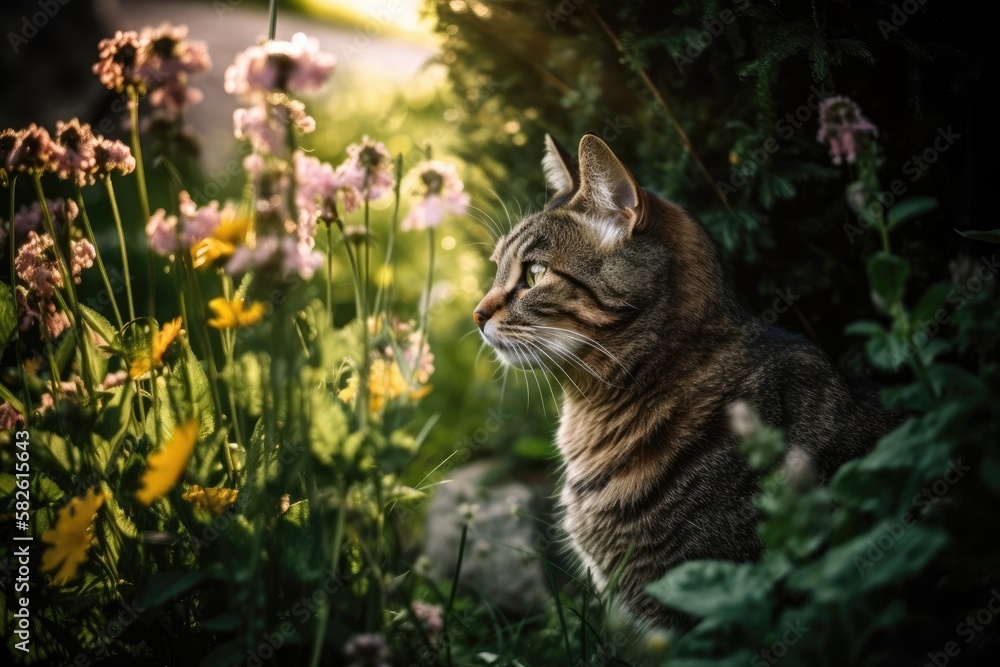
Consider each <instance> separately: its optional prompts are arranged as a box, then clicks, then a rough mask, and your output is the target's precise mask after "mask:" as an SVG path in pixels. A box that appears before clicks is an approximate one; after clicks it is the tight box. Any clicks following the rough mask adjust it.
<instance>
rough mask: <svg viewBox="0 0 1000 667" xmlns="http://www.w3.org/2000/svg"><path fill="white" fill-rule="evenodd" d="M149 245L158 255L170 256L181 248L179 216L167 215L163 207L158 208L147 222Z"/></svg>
mask: <svg viewBox="0 0 1000 667" xmlns="http://www.w3.org/2000/svg"><path fill="white" fill-rule="evenodd" d="M146 236H148V237H149V247H150V248H151V249H152V250H153V252H155V253H156V254H158V255H163V256H164V257H169V256H170V255H172V254H174V252H176V251H177V249H178V248H180V240H179V239H178V238H177V216H176V215H167V212H166V211H164V210H163V209H162V208H159V209H157V210H156V212H155V213H153V215H152V216H151V217H150V218H149V222H147V223H146Z"/></svg>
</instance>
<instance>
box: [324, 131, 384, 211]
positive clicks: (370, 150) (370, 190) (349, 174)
mask: <svg viewBox="0 0 1000 667" xmlns="http://www.w3.org/2000/svg"><path fill="white" fill-rule="evenodd" d="M347 154H348V156H349V157H348V158H347V160H345V161H344V163H343V164H342V165H340V167H338V168H337V171H338V172H340V175H341V178H343V179H344V182H345V183H346V184H348V185H351V186H353V187H354V188H356V189H357V190H358V191H359V192H360V193H361V194H362V196H363V197H364V198H365V199H367V200H368V201H372V200H375V199H379V198H380V197H382V195H384V194H386V193H388V192H391V191H392V189H393V188H394V187H396V177H395V176H393V173H392V172H393V167H394V166H395V163H394V161H393V159H392V155H391V154H390V153H389V151H388V150H387V149H386V147H385V144H383V143H382V142H381V141H375V140H374V139H370V138H369V137H368V135H365V136H363V137H362V138H361V143H357V144H351V145H350V146H348V147H347Z"/></svg>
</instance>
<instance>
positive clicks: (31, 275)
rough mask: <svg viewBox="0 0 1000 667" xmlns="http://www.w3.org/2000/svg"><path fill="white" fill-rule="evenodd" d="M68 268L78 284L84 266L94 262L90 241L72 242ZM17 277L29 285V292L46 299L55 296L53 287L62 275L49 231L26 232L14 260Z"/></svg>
mask: <svg viewBox="0 0 1000 667" xmlns="http://www.w3.org/2000/svg"><path fill="white" fill-rule="evenodd" d="M70 250H71V256H70V258H69V260H70V271H71V272H72V274H73V282H75V283H77V284H79V283H80V280H81V278H80V273H81V272H82V271H83V269H87V268H90V267H91V266H93V265H94V257H95V256H96V255H97V253H96V251H95V250H94V246H92V245H91V244H90V241H87V240H85V239H80V240H77V241H73V243H72V246H71V248H70ZM14 270H15V271H17V277H18V278H20V279H21V281H22V282H23V283H24V284H25V285H27V286H28V291H29V293H30V294H31V295H33V296H34V297H36V298H37V299H39V300H42V301H47V300H49V299H51V298H52V297H53V296H54V295H55V291H56V288H59V287H62V286H63V276H62V273H61V272H60V270H59V260H58V259H57V258H56V255H55V248H54V246H53V244H52V237H51V236H49V235H48V234H37V233H35V232H28V240H27V241H26V242H25V243H24V245H22V246H21V248H20V250H18V252H17V257H16V258H15V259H14Z"/></svg>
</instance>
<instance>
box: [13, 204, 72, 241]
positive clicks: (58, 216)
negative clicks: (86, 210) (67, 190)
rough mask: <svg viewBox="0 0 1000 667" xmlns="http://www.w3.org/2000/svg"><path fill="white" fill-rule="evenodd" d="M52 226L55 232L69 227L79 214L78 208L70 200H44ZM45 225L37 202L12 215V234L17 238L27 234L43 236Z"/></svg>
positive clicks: (40, 206) (40, 207)
mask: <svg viewBox="0 0 1000 667" xmlns="http://www.w3.org/2000/svg"><path fill="white" fill-rule="evenodd" d="M45 201H46V204H47V205H48V208H49V215H50V216H51V217H52V224H53V225H55V228H56V229H57V230H63V229H65V228H66V227H67V226H69V225H71V224H72V223H73V221H74V220H76V216H77V215H79V214H80V207H79V206H77V204H76V202H75V201H73V200H72V199H46V200H45ZM44 230H45V225H44V224H43V223H42V205H41V204H39V203H38V202H37V201H34V202H32V203H31V204H30V205H28V206H25V207H23V208H22V209H21V210H20V211H18V212H17V213H15V214H14V233H15V234H16V235H17V238H22V237H24V236H27V235H28V232H38V233H39V234H43V233H44ZM57 233H58V232H57Z"/></svg>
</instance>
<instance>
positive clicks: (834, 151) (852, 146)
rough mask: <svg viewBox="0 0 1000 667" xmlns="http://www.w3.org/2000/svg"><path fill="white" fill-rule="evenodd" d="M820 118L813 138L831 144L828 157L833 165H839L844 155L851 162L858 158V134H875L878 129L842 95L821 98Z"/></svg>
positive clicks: (856, 106) (852, 101)
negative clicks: (817, 129)
mask: <svg viewBox="0 0 1000 667" xmlns="http://www.w3.org/2000/svg"><path fill="white" fill-rule="evenodd" d="M819 118H820V120H819V131H818V132H817V133H816V141H818V142H820V143H824V142H828V143H829V144H830V158H831V159H832V160H833V163H834V164H841V163H842V162H843V161H844V159H845V158H846V159H847V162H848V164H851V163H853V162H854V160H855V159H857V143H858V134H859V133H863V132H867V133H869V134H872V135H874V136H876V137H877V136H878V128H877V127H875V125H874V124H872V122H871V121H870V120H868V119H867V118H865V117H864V116H863V115H862V114H861V107H859V106H858V105H857V103H856V102H854V100H852V99H850V98H849V97H845V96H843V95H834V96H833V97H828V98H826V99H825V100H823V102H822V103H821V104H820V106H819Z"/></svg>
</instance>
